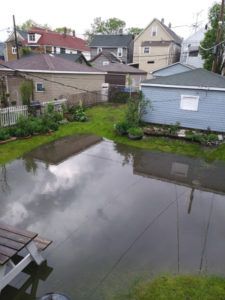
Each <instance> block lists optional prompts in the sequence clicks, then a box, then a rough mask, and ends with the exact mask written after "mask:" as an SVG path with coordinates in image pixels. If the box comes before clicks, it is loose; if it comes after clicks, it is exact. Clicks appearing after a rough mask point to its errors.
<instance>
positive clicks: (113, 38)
mask: <svg viewBox="0 0 225 300" xmlns="http://www.w3.org/2000/svg"><path fill="white" fill-rule="evenodd" d="M133 38H134V37H133V35H132V34H114V35H113V34H107V35H105V34H101V35H100V34H99V35H95V36H94V38H93V40H92V41H91V43H90V45H89V46H90V47H128V46H129V44H130V42H131V41H132V40H133Z"/></svg>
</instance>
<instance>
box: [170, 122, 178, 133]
mask: <svg viewBox="0 0 225 300" xmlns="http://www.w3.org/2000/svg"><path fill="white" fill-rule="evenodd" d="M179 127H180V122H176V123H175V124H171V126H170V128H169V132H170V133H171V134H175V133H176V132H177V131H178V129H179Z"/></svg>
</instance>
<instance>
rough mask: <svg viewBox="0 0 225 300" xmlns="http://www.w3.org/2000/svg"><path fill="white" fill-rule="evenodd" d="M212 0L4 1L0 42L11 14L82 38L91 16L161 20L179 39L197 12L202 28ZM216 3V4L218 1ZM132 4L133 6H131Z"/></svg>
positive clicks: (131, 22)
mask: <svg viewBox="0 0 225 300" xmlns="http://www.w3.org/2000/svg"><path fill="white" fill-rule="evenodd" d="M215 2H218V1H214V0H188V1H182V0H170V1H159V0H156V1H151V0H148V1H147V0H138V1H137V2H134V1H126V0H124V1H122V0H114V1H106V0H95V1H93V0H92V1H91V0H86V1H84V2H83V1H74V0H67V1H65V2H64V1H58V2H57V1H52V0H39V1H38V2H37V1H36V2H32V1H27V0H20V1H17V0H12V1H4V2H3V3H2V5H1V17H0V40H3V39H5V38H6V37H7V35H6V32H5V31H3V30H2V29H4V28H7V27H12V15H13V14H15V17H16V23H17V24H22V23H23V22H25V21H26V20H28V19H33V20H34V21H36V22H37V23H39V24H44V23H47V24H48V25H50V26H51V27H52V28H56V27H64V26H67V27H70V28H72V29H75V31H76V34H77V36H79V37H82V34H83V33H84V31H85V30H86V29H88V28H90V25H91V23H92V22H93V19H94V18H95V17H102V19H108V18H113V17H116V18H119V19H121V20H124V21H125V22H126V27H140V28H144V27H146V26H147V25H148V24H149V23H150V22H151V20H152V19H153V18H158V19H159V20H161V18H164V19H165V24H166V25H168V23H169V22H171V23H172V27H173V26H174V27H175V26H181V25H186V26H184V27H177V28H173V30H174V31H175V32H176V33H177V34H179V35H180V36H182V37H184V38H185V37H187V36H188V35H189V34H191V33H192V32H193V31H192V27H191V25H192V24H193V23H195V21H196V17H197V13H199V12H201V13H200V15H199V18H198V20H199V21H202V22H201V24H202V26H204V25H205V23H206V22H207V16H208V9H209V7H211V6H212V5H213V4H214V3H215ZM219 2H220V1H219ZM134 3H135V5H134Z"/></svg>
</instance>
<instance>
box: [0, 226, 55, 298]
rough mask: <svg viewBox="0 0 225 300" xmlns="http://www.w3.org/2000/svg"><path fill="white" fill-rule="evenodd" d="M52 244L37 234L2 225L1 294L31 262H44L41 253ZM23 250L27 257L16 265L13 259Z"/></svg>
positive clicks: (0, 255)
mask: <svg viewBox="0 0 225 300" xmlns="http://www.w3.org/2000/svg"><path fill="white" fill-rule="evenodd" d="M51 243H52V241H49V240H47V239H44V238H41V237H40V236H38V234H37V233H34V232H31V231H27V230H21V229H18V228H16V227H14V226H10V225H5V224H0V292H1V290H2V289H3V288H4V287H5V286H6V285H7V284H9V282H10V281H11V280H12V279H14V278H15V277H16V276H17V275H18V274H19V273H20V272H21V271H22V270H23V269H24V268H26V266H27V265H28V264H29V263H30V262H31V261H35V262H36V264H37V265H40V264H41V263H42V262H43V261H44V259H43V257H42V255H41V251H43V250H45V249H46V248H47V247H48V246H49V245H50V244H51ZM21 250H23V251H24V250H25V251H26V255H25V256H24V257H22V258H21V260H20V261H19V262H18V263H17V264H15V263H14V262H13V258H14V257H15V256H16V255H18V254H19V252H20V251H21ZM8 269H9V270H8Z"/></svg>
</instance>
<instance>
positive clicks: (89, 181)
mask: <svg viewBox="0 0 225 300" xmlns="http://www.w3.org/2000/svg"><path fill="white" fill-rule="evenodd" d="M0 170H1V175H0V203H1V210H0V222H5V223H8V224H11V225H16V226H18V227H20V228H24V229H28V230H31V231H35V232H38V233H39V234H40V235H42V236H44V237H47V238H49V239H51V240H53V244H52V245H51V246H50V247H49V248H48V249H47V250H46V251H45V252H44V254H43V255H44V256H45V257H46V259H47V263H46V264H44V265H43V266H41V268H37V267H35V266H33V265H31V266H30V270H29V272H28V273H29V274H31V276H28V275H27V274H20V276H18V278H16V280H14V282H13V284H12V286H8V287H6V288H5V289H4V290H3V292H2V294H1V296H0V299H1V300H3V299H4V300H5V299H7V300H15V299H17V300H18V299H19V300H26V299H28V300H31V299H32V300H34V299H36V298H37V297H40V296H42V295H43V294H45V293H47V292H56V291H58V292H61V293H64V294H66V295H68V296H69V297H70V298H71V299H111V298H112V295H116V294H117V293H119V292H120V291H123V290H124V289H125V290H126V289H127V288H128V287H129V286H130V284H131V283H132V282H133V281H134V280H137V279H140V278H146V277H151V276H155V275H157V274H159V273H161V272H173V273H174V272H175V273H190V272H191V273H215V274H220V275H225V263H224V262H225V163H223V162H214V163H206V162H204V161H203V160H201V159H193V158H190V157H186V156H181V155H175V154H168V153H163V152H156V151H150V150H141V149H136V148H132V147H127V146H124V145H117V144H114V143H112V142H110V141H107V140H101V139H99V138H98V137H96V136H93V135H82V136H71V137H69V138H66V139H62V140H60V141H57V142H54V143H51V144H48V145H45V146H43V147H39V148H37V149H35V150H33V151H32V152H31V153H29V154H27V155H25V156H24V157H23V158H20V159H17V160H15V161H13V162H12V163H10V164H7V165H5V166H2V167H1V169H0Z"/></svg>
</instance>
